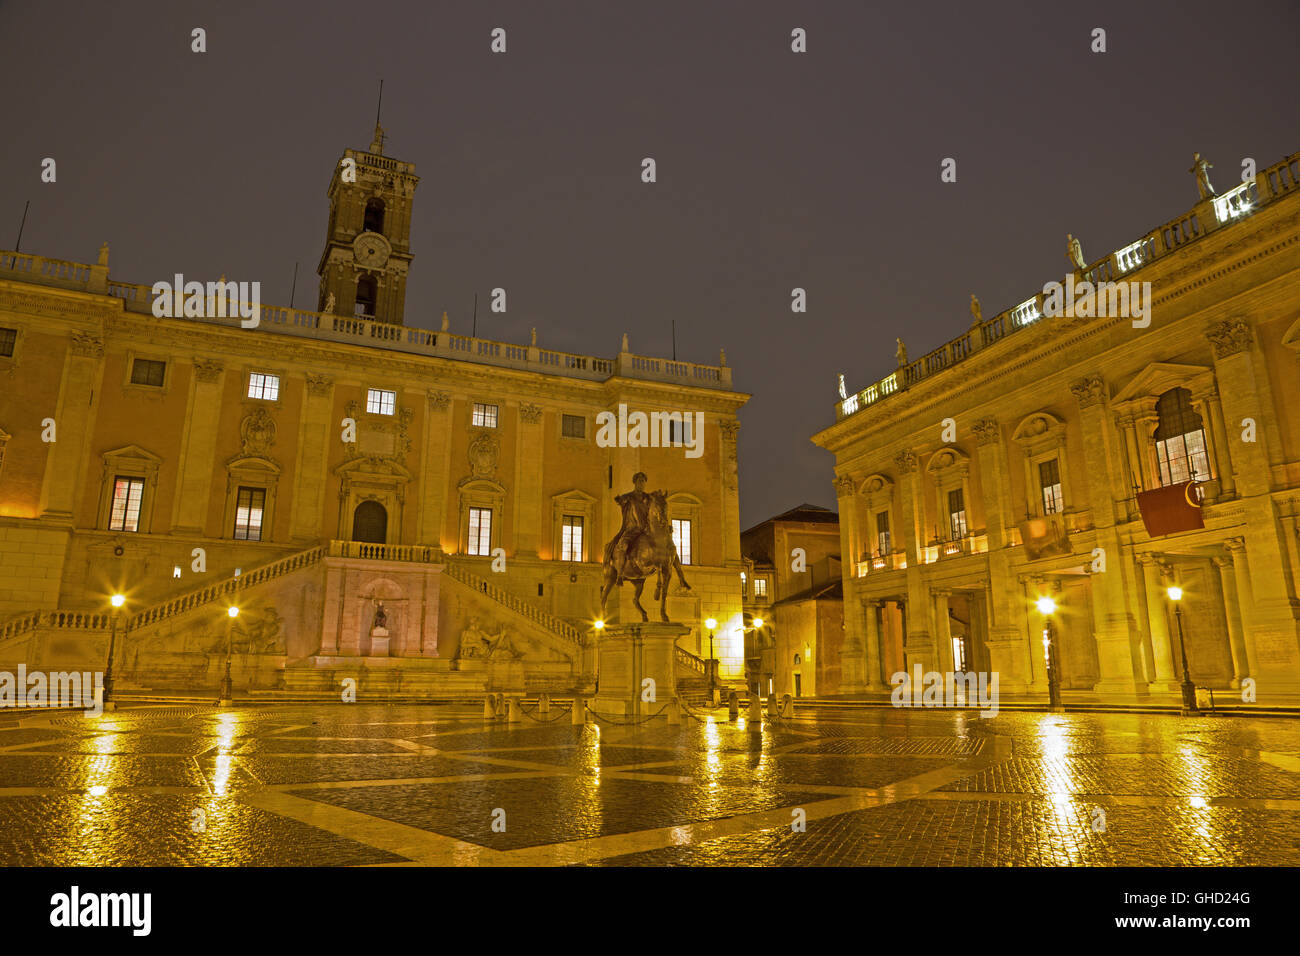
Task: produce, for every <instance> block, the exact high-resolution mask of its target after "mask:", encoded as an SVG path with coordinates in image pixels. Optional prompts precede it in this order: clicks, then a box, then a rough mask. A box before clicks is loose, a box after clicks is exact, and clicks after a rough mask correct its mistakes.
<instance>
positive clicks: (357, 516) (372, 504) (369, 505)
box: [352, 501, 388, 544]
mask: <svg viewBox="0 0 1300 956" xmlns="http://www.w3.org/2000/svg"><path fill="white" fill-rule="evenodd" d="M352 540H353V541H365V542H368V543H369V544H384V543H385V542H387V541H388V509H387V508H385V507H384V506H383V505H381V504H380V503H379V502H378V501H363V502H361V504H359V505H357V510H356V511H354V512H353V513H352Z"/></svg>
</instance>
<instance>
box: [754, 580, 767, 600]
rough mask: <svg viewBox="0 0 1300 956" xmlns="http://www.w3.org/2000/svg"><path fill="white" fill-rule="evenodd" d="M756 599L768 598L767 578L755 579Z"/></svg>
mask: <svg viewBox="0 0 1300 956" xmlns="http://www.w3.org/2000/svg"><path fill="white" fill-rule="evenodd" d="M754 597H756V598H761V597H767V578H754Z"/></svg>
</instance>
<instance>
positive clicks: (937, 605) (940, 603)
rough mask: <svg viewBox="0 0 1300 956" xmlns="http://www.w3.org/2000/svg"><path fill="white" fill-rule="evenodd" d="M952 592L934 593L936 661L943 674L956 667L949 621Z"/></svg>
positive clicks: (940, 591)
mask: <svg viewBox="0 0 1300 956" xmlns="http://www.w3.org/2000/svg"><path fill="white" fill-rule="evenodd" d="M951 593H952V592H951V591H946V590H937V591H935V592H934V640H935V645H936V648H935V649H936V650H937V651H938V653H937V654H936V655H935V658H936V660H937V661H938V662H939V667H938V669H939V671H940V672H942V673H945V674H947V673H951V672H952V670H953V667H954V661H953V656H952V625H951V623H949V621H948V595H950V594H951Z"/></svg>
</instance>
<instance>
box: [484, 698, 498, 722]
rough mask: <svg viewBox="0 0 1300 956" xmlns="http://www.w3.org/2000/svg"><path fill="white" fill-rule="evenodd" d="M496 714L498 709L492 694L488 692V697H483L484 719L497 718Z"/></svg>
mask: <svg viewBox="0 0 1300 956" xmlns="http://www.w3.org/2000/svg"><path fill="white" fill-rule="evenodd" d="M496 716H497V709H496V707H495V706H494V705H493V701H492V695H491V694H488V695H487V696H486V697H484V698H483V719H484V720H495V719H496Z"/></svg>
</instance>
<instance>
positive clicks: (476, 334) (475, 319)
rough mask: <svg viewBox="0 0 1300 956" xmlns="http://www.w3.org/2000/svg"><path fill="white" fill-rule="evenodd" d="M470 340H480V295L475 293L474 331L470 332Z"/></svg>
mask: <svg viewBox="0 0 1300 956" xmlns="http://www.w3.org/2000/svg"><path fill="white" fill-rule="evenodd" d="M470 338H472V339H476V338H478V293H477V292H475V293H474V330H473V331H472V332H470Z"/></svg>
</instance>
